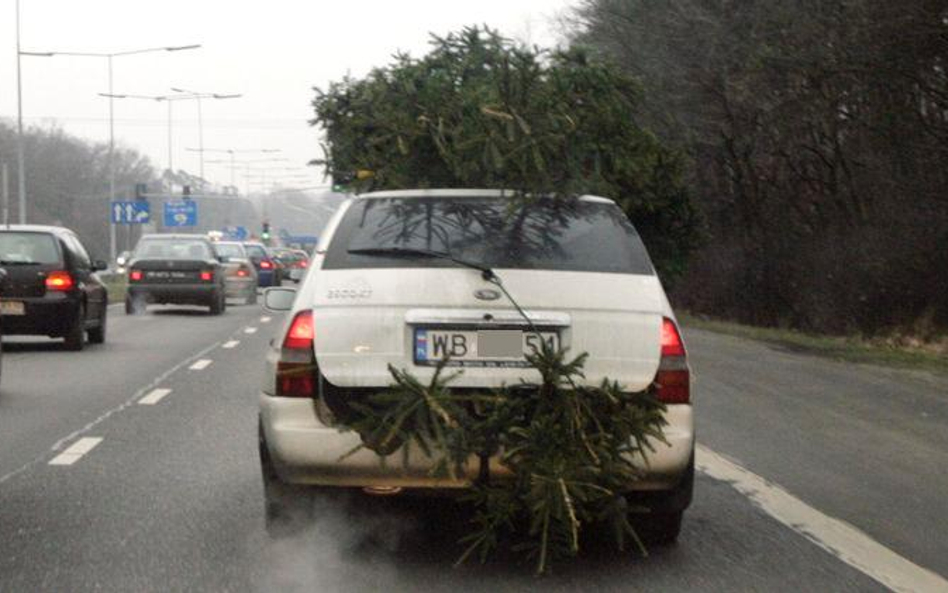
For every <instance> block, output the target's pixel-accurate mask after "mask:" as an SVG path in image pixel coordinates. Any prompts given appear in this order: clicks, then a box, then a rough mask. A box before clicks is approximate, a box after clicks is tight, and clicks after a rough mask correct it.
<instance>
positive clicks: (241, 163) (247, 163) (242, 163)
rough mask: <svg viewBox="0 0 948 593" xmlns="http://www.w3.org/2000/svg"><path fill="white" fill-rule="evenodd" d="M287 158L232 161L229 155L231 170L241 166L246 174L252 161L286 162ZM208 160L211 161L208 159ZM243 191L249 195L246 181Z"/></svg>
mask: <svg viewBox="0 0 948 593" xmlns="http://www.w3.org/2000/svg"><path fill="white" fill-rule="evenodd" d="M266 152H279V150H268V151H266ZM289 160H290V159H288V158H283V157H274V158H266V159H253V160H246V161H234V156H233V155H231V157H230V162H231V171H233V170H235V169H240V168H243V169H245V173H246V176H249V175H250V166H251V164H253V163H272V162H277V161H284V162H286V161H289ZM208 162H212V161H208ZM213 162H221V163H223V162H226V161H213ZM235 162H239V166H238V165H235V164H234V163H235ZM244 191H245V192H246V193H247V195H248V196H249V195H250V184H249V183H247V184H246V185H245V189H244Z"/></svg>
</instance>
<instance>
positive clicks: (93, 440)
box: [49, 437, 102, 465]
mask: <svg viewBox="0 0 948 593" xmlns="http://www.w3.org/2000/svg"><path fill="white" fill-rule="evenodd" d="M101 442H102V437H83V438H81V439H79V440H78V441H76V442H75V443H73V444H72V445H71V446H70V447H69V448H68V449H66V450H65V451H63V452H62V453H60V454H59V455H57V456H56V457H53V458H52V459H50V460H49V464H50V465H72V464H73V463H75V462H77V461H79V460H80V459H81V458H82V456H83V455H85V454H86V453H88V452H89V451H91V450H93V449H95V446H96V445H98V444H99V443H101Z"/></svg>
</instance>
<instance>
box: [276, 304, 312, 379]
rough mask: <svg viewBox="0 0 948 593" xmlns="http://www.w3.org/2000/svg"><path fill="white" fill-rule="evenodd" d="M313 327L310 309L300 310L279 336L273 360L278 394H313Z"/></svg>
mask: <svg viewBox="0 0 948 593" xmlns="http://www.w3.org/2000/svg"><path fill="white" fill-rule="evenodd" d="M315 337H316V328H315V326H314V324H313V312H312V311H300V312H299V313H297V314H296V317H294V318H293V323H291V324H290V328H289V329H288V330H287V332H286V337H285V338H284V339H283V348H282V349H281V351H280V360H279V362H277V369H276V370H277V381H276V394H277V395H278V396H280V397H316V373H315V369H316V357H315V354H314V352H313V340H314V339H315Z"/></svg>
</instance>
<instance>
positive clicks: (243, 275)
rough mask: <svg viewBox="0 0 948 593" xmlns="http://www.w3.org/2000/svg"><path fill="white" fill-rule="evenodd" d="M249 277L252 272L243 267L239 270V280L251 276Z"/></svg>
mask: <svg viewBox="0 0 948 593" xmlns="http://www.w3.org/2000/svg"><path fill="white" fill-rule="evenodd" d="M249 275H250V272H249V271H247V268H245V267H243V266H241V267H239V268H237V277H238V278H246V277H247V276H249Z"/></svg>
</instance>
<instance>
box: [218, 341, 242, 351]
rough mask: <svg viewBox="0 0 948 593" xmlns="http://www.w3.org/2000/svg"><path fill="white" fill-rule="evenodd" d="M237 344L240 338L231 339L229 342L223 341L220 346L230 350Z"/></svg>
mask: <svg viewBox="0 0 948 593" xmlns="http://www.w3.org/2000/svg"><path fill="white" fill-rule="evenodd" d="M237 344H240V340H231V341H229V342H224V343H223V344H221V348H226V349H228V350H230V349H231V348H236V347H237Z"/></svg>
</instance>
